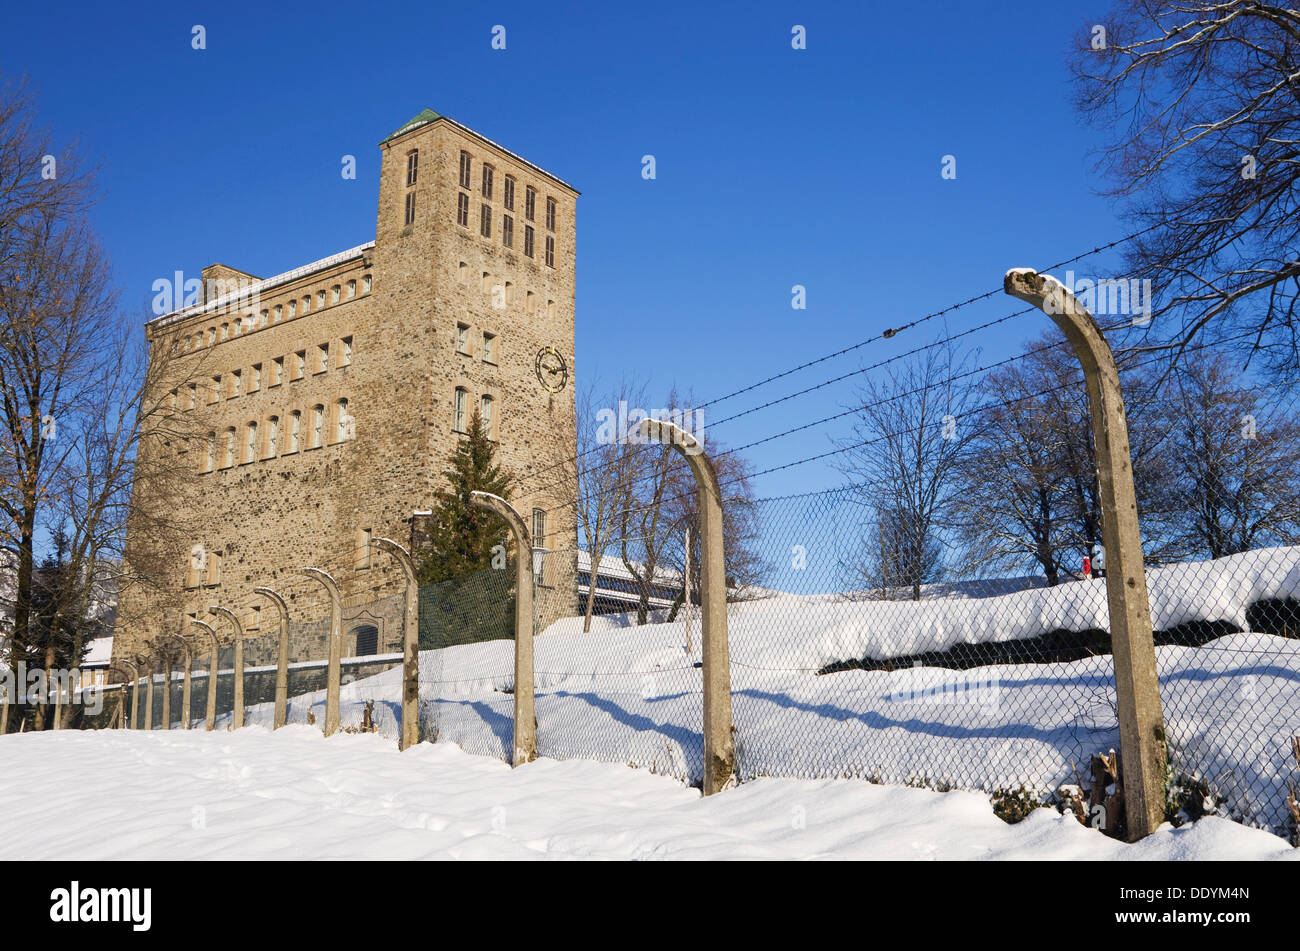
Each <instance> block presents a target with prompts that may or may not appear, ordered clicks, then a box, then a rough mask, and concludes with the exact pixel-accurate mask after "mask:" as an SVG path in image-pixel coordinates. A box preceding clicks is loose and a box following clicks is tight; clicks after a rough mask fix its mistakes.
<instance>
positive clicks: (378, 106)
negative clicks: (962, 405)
mask: <svg viewBox="0 0 1300 951" xmlns="http://www.w3.org/2000/svg"><path fill="white" fill-rule="evenodd" d="M1104 13H1105V4H1104V2H1102V0H1098V2H1096V3H1092V2H1084V3H1078V4H1043V3H1041V2H1002V3H999V4H996V5H989V4H987V3H982V2H949V3H942V2H940V3H936V4H933V5H925V7H924V8H923V7H919V6H917V5H914V4H897V3H891V4H883V3H861V4H858V3H854V4H847V3H846V4H817V3H788V2H787V3H773V2H764V0H753V2H746V3H735V4H713V5H709V6H708V8H707V9H702V8H701V6H700V5H698V4H674V3H656V4H650V5H646V4H617V5H613V4H610V5H606V4H591V5H566V4H537V3H527V4H516V3H504V2H502V3H493V4H490V5H484V4H459V5H446V4H438V5H435V4H428V3H421V4H416V3H412V4H401V3H393V4H376V5H366V4H357V3H311V4H280V3H275V4H269V3H263V4H256V5H253V4H240V3H230V2H223V3H211V4H198V3H159V4H133V5H132V6H131V8H130V12H127V11H126V9H125V8H123V7H121V6H119V5H115V4H96V5H88V6H87V7H86V8H85V9H83V10H78V11H75V12H74V11H72V10H70V9H69V8H68V7H67V6H66V5H53V6H52V5H45V4H21V5H14V6H11V8H10V9H9V10H7V11H6V21H7V22H6V29H5V31H4V35H3V37H0V66H2V68H3V71H4V73H5V74H6V75H14V74H16V73H21V72H26V73H27V74H28V75H29V76H30V78H31V81H32V84H33V87H34V89H35V91H36V93H37V94H38V97H39V106H40V110H41V114H42V117H43V119H44V121H45V122H47V123H48V124H49V125H50V126H51V127H52V130H53V132H54V134H55V137H56V139H57V140H58V141H59V142H67V141H70V140H74V139H75V140H77V141H78V142H79V147H80V149H81V150H82V151H83V152H84V153H85V154H86V155H87V156H88V157H89V158H90V159H91V160H93V161H95V162H97V163H98V164H99V166H100V169H101V171H100V182H101V185H102V187H103V190H104V192H105V197H104V199H103V201H102V202H101V203H100V205H99V206H98V208H97V209H96V213H95V225H96V227H97V228H98V230H99V232H100V234H101V235H102V237H103V240H104V242H105V244H106V246H107V249H108V251H109V253H110V255H111V257H112V259H113V262H114V268H115V278H116V282H117V284H118V286H119V288H120V290H121V294H122V299H123V304H124V306H125V307H127V308H130V309H131V310H132V311H133V312H135V313H140V314H143V311H144V308H145V306H146V304H147V301H148V299H149V297H150V290H149V289H150V285H151V284H152V282H153V281H154V280H155V279H157V278H159V277H164V276H169V275H171V274H172V272H173V271H175V270H178V269H180V270H183V271H185V272H186V273H187V274H197V272H198V269H199V268H201V267H202V266H204V265H206V264H209V263H211V262H213V261H218V260H219V261H221V262H223V263H226V264H229V265H231V266H234V267H237V268H242V269H246V270H248V271H251V272H253V273H255V274H259V275H264V276H265V275H270V274H275V273H278V272H280V271H283V270H287V269H289V268H292V267H295V266H298V265H300V264H303V263H306V262H308V261H311V260H315V259H317V258H320V257H324V256H325V255H327V254H330V253H333V252H335V251H339V250H342V249H344V248H348V247H351V246H353V245H356V244H359V243H361V242H363V241H367V240H370V239H371V238H373V236H374V224H375V202H376V197H377V188H378V184H377V177H376V176H377V171H378V149H377V147H376V143H377V142H378V141H379V140H380V139H381V138H382V137H383V136H384V135H386V134H387V133H388V132H390V131H392V130H393V129H395V128H397V127H398V126H399V125H401V124H402V123H403V122H404V121H405V120H406V119H408V118H409V117H410V116H412V115H413V114H415V113H416V112H418V111H419V110H420V109H422V108H424V107H426V106H428V107H431V108H433V109H435V110H437V111H439V112H442V113H445V114H447V115H450V116H452V117H453V118H455V119H457V120H458V121H460V122H462V123H464V124H466V125H468V126H470V127H471V128H474V129H477V130H479V131H480V132H482V133H483V134H485V135H487V136H488V137H490V138H492V139H495V140H496V141H499V142H501V143H502V144H503V145H505V146H507V147H508V148H511V149H513V150H514V151H517V152H519V153H520V154H522V155H524V156H526V157H528V158H529V159H531V160H533V161H535V162H536V163H538V164H539V165H541V166H542V167H544V168H547V169H548V170H551V171H553V172H554V173H555V174H557V175H559V176H560V177H561V178H564V179H565V180H567V181H569V182H571V183H572V184H574V185H575V186H576V187H577V188H578V189H580V190H581V191H582V197H581V199H580V200H579V204H578V249H577V253H578V290H577V344H576V361H575V363H576V370H577V374H578V376H579V379H580V381H581V379H583V378H585V377H587V376H589V375H590V374H593V373H598V374H599V375H600V376H601V377H602V378H603V379H606V380H612V379H614V378H617V377H619V376H622V375H624V374H636V375H640V376H642V377H644V378H646V379H648V380H649V381H650V383H651V387H652V389H653V390H654V391H656V392H663V393H666V391H667V389H668V387H669V385H670V384H671V383H672V382H674V381H676V383H677V384H678V386H679V388H680V389H681V390H683V391H692V392H693V393H694V395H695V401H696V402H703V401H704V400H707V399H710V398H712V397H715V396H717V395H719V394H721V393H724V392H729V391H731V390H733V389H736V388H738V387H741V386H744V385H747V384H749V383H751V382H754V381H755V380H758V379H761V378H763V377H766V376H768V375H770V374H772V373H775V372H779V371H780V370H782V369H784V368H786V367H788V366H790V365H792V364H795V363H800V362H803V361H805V360H809V359H813V358H815V357H817V356H820V355H822V354H824V353H827V352H829V351H833V350H838V349H840V348H841V347H844V346H846V345H848V344H850V343H853V342H855V341H857V340H860V339H863V338H865V337H869V336H872V335H873V334H875V333H878V332H879V331H880V330H881V329H883V328H885V327H890V326H895V325H897V324H900V323H903V322H906V321H907V320H910V319H912V318H914V317H916V316H918V315H920V314H923V313H926V312H929V311H931V310H935V309H937V308H940V307H943V306H944V305H946V304H948V303H951V302H953V301H956V300H959V299H963V298H966V297H969V296H971V295H973V294H976V293H979V292H982V291H985V290H988V289H990V288H993V287H996V286H998V285H999V283H1000V280H1001V275H1002V273H1003V272H1004V271H1005V270H1006V268H1008V267H1012V266H1018V265H1031V266H1042V265H1045V264H1048V263H1051V262H1054V261H1057V260H1060V259H1064V258H1067V257H1070V256H1072V255H1073V254H1075V253H1077V252H1079V251H1082V250H1084V249H1086V248H1090V247H1092V246H1094V245H1096V244H1098V243H1103V242H1107V241H1110V240H1112V239H1114V238H1116V237H1118V236H1120V235H1122V234H1124V233H1126V232H1127V231H1129V230H1132V229H1131V228H1129V227H1126V226H1125V224H1124V223H1123V222H1122V221H1120V219H1119V218H1118V217H1117V215H1116V210H1115V208H1114V207H1113V205H1112V204H1111V203H1110V201H1109V200H1108V199H1106V198H1105V197H1103V196H1101V195H1100V194H1099V190H1100V188H1101V187H1102V186H1103V184H1104V183H1103V182H1102V181H1101V180H1100V179H1099V178H1098V177H1097V176H1096V175H1095V174H1094V172H1093V170H1092V158H1091V156H1090V154H1089V153H1090V150H1091V149H1092V148H1094V147H1095V146H1096V145H1098V144H1100V143H1101V141H1102V136H1103V133H1101V132H1098V131H1097V130H1091V129H1088V128H1085V127H1083V126H1081V124H1080V123H1079V122H1078V120H1077V117H1076V115H1075V113H1074V112H1073V110H1072V107H1071V105H1070V102H1071V87H1070V79H1069V74H1068V69H1067V63H1068V57H1069V45H1070V41H1071V38H1072V36H1073V35H1074V34H1075V33H1076V31H1077V30H1079V29H1080V28H1081V27H1083V26H1084V25H1086V24H1091V23H1094V22H1099V21H1101V20H1102V18H1103V17H1104ZM195 24H202V25H203V26H204V27H205V29H206V39H207V49H206V50H203V51H195V50H193V49H192V48H191V28H192V26H193V25H195ZM497 24H500V25H503V26H504V27H505V28H506V49H505V50H504V51H499V50H493V49H492V48H491V39H492V29H493V27H494V26H495V25H497ZM795 24H800V25H803V26H804V27H805V28H806V32H807V49H806V50H798V51H796V50H793V49H792V48H791V42H790V41H791V28H792V27H793V26H794V25H795ZM346 154H352V155H355V156H356V157H357V160H358V176H357V179H356V180H355V181H346V180H344V179H342V177H341V176H340V174H339V170H340V161H341V157H342V156H343V155H346ZM645 154H653V155H654V156H655V159H656V165H657V178H656V179H655V180H653V181H646V180H644V179H643V178H642V177H641V167H642V166H641V158H642V156H643V155H645ZM944 155H953V156H955V157H956V163H957V164H956V167H957V177H956V179H955V180H944V179H943V178H942V177H941V175H940V167H941V160H942V157H943V156H944ZM1102 260H1103V261H1104V260H1105V259H1102ZM1095 267H1101V265H1100V264H1098V265H1095ZM1077 270H1079V272H1080V273H1098V272H1097V271H1095V270H1093V271H1089V267H1088V266H1087V265H1085V266H1082V267H1079V268H1077ZM1103 272H1104V269H1103ZM795 284H802V285H804V286H805V287H806V288H807V309H806V310H803V311H796V310H792V308H791V287H792V286H793V285H795ZM1014 304H1015V302H1013V301H1011V300H1010V299H1005V300H1004V299H1002V298H1000V297H999V298H998V299H995V300H993V301H989V302H985V303H983V304H980V305H978V306H977V307H971V308H968V309H965V310H962V311H958V312H957V313H956V314H954V315H952V316H951V318H950V319H948V322H947V324H946V328H947V329H948V330H949V331H957V330H961V329H964V328H966V327H969V326H972V325H973V324H975V323H979V322H981V321H983V320H987V319H990V318H992V317H994V316H997V315H999V314H1000V313H1009V312H1010V311H1012V310H1015V309H1018V308H1017V307H1016V306H1014ZM944 326H945V325H943V324H941V323H940V322H931V323H930V324H928V325H926V326H925V327H924V328H918V329H917V330H915V331H912V332H910V333H907V334H901V335H900V336H899V337H897V338H896V339H895V340H893V341H889V342H887V345H886V346H880V345H876V346H872V347H867V348H864V349H863V350H861V351H859V352H858V353H855V354H853V355H850V356H846V357H842V358H839V359H837V360H834V361H829V362H827V363H824V364H822V365H820V366H818V367H816V368H813V369H811V370H808V371H806V372H803V373H800V374H797V375H794V376H792V377H789V378H787V379H785V380H782V381H780V382H778V383H774V384H771V385H769V386H767V387H764V388H763V389H761V390H759V391H757V392H755V393H751V394H747V395H745V396H743V397H739V398H737V399H736V400H732V401H728V402H726V403H724V404H721V405H719V406H717V407H714V408H712V409H711V410H710V413H711V418H714V419H717V418H720V417H721V416H723V415H726V414H728V413H730V412H733V411H735V410H738V409H743V408H746V407H747V406H750V405H753V404H754V403H759V402H763V401H765V400H767V399H770V398H772V397H775V396H778V395H780V394H781V393H784V392H788V391H790V390H795V389H799V388H802V387H803V386H807V385H809V384H810V383H814V382H817V381H818V380H821V379H824V378H826V377H830V376H833V375H836V374H838V373H842V372H844V371H846V370H849V369H852V368H854V367H855V366H858V365H860V363H861V362H863V361H868V362H871V361H875V360H878V359H880V358H881V357H883V356H888V355H889V354H890V353H892V352H898V351H900V350H904V349H909V348H911V347H913V346H916V345H917V344H919V343H924V342H927V341H928V340H929V339H933V338H934V336H935V335H936V334H937V333H939V332H940V331H942V330H943V329H944ZM1045 326H1046V318H1033V317H1030V318H1022V319H1020V320H1018V321H1017V322H1014V323H1012V324H1010V325H1007V326H1006V327H1005V328H1004V329H999V330H998V331H996V332H990V333H988V334H982V335H980V339H979V343H980V344H981V345H982V347H983V352H984V356H985V358H986V359H996V358H998V357H999V356H1002V355H1005V354H1006V353H1007V352H1009V351H1010V350H1011V349H1014V348H1015V347H1017V346H1019V345H1020V344H1021V343H1023V342H1024V341H1025V340H1027V339H1029V338H1030V337H1034V336H1037V335H1038V333H1040V332H1041V331H1042V330H1043V329H1045ZM851 399H852V388H851V386H849V385H848V384H841V385H838V386H836V387H832V388H828V389H826V390H824V391H820V392H818V393H816V394H811V395H809V396H807V397H802V398H800V399H797V400H793V401H791V402H789V403H787V404H784V405H782V406H781V407H778V408H774V409H772V410H770V411H765V412H762V413H756V414H753V415H752V416H750V417H747V418H746V419H745V420H742V421H738V422H736V423H735V424H729V425H727V426H722V427H719V428H718V429H717V430H716V431H711V432H710V436H711V438H713V439H714V440H715V441H721V442H724V443H726V444H729V445H738V444H741V443H745V442H749V441H751V440H753V439H757V438H761V437H763V436H765V435H768V434H770V433H773V432H777V431H780V430H784V429H786V428H788V427H790V426H793V425H798V424H799V423H800V422H803V421H806V420H809V419H812V418H815V417H819V416H823V415H826V414H828V413H831V412H834V411H836V410H837V409H839V408H841V407H842V406H843V405H845V404H846V403H847V402H849V401H850V400H851ZM655 405H659V404H655ZM843 431H844V430H843V428H840V429H835V428H832V427H822V428H819V429H815V430H812V431H810V432H807V433H803V434H800V435H799V436H798V437H795V438H788V439H782V440H777V441H774V442H772V443H769V444H767V445H765V446H763V447H761V448H760V449H758V450H756V451H754V452H753V453H752V454H751V458H752V461H753V463H754V466H755V468H759V469H761V468H767V467H769V466H773V465H779V464H781V463H783V462H787V461H790V460H793V459H797V458H799V457H801V456H805V455H811V454H816V453H820V452H824V451H826V450H827V449H828V448H830V443H829V441H828V440H829V437H831V436H834V435H840V434H842V433H843ZM838 481H840V476H839V475H838V473H836V472H835V471H834V470H833V469H832V468H830V467H829V466H827V465H825V464H821V463H818V464H813V465H809V466H803V467H799V468H795V469H792V470H787V471H785V472H781V473H776V474H773V475H772V476H770V477H765V478H764V479H762V480H760V481H759V483H758V484H757V485H756V489H757V490H758V493H759V494H760V495H773V494H782V493H789V492H801V491H807V490H810V489H817V488H821V487H824V486H827V485H832V484H835V483H837V482H838Z"/></svg>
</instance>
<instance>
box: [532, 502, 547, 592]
mask: <svg viewBox="0 0 1300 951" xmlns="http://www.w3.org/2000/svg"><path fill="white" fill-rule="evenodd" d="M545 547H546V512H544V511H543V510H542V509H533V551H534V552H536V551H537V549H539V548H545ZM545 576H546V559H545V557H542V558H537V557H534V558H533V578H534V579H535V580H536V583H537V584H539V585H540V584H545Z"/></svg>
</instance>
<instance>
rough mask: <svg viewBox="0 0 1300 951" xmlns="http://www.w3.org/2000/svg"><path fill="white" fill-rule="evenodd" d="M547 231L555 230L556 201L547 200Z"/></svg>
mask: <svg viewBox="0 0 1300 951" xmlns="http://www.w3.org/2000/svg"><path fill="white" fill-rule="evenodd" d="M546 230H547V231H554V230H555V199H554V198H547V199H546Z"/></svg>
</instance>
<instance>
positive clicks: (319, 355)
mask: <svg viewBox="0 0 1300 951" xmlns="http://www.w3.org/2000/svg"><path fill="white" fill-rule="evenodd" d="M329 368H330V345H329V344H327V343H323V344H321V345H320V346H319V347H317V348H316V372H317V373H324V372H325V371H326V370H328V369H329Z"/></svg>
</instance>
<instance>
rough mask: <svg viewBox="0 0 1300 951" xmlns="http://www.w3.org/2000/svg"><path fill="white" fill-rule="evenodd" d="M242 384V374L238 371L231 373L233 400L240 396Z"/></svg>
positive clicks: (231, 394)
mask: <svg viewBox="0 0 1300 951" xmlns="http://www.w3.org/2000/svg"><path fill="white" fill-rule="evenodd" d="M241 382H242V377H241V376H240V372H239V371H238V370H232V371H230V396H231V397H232V398H233V397H236V396H238V395H239V394H240V384H241Z"/></svg>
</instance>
